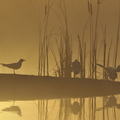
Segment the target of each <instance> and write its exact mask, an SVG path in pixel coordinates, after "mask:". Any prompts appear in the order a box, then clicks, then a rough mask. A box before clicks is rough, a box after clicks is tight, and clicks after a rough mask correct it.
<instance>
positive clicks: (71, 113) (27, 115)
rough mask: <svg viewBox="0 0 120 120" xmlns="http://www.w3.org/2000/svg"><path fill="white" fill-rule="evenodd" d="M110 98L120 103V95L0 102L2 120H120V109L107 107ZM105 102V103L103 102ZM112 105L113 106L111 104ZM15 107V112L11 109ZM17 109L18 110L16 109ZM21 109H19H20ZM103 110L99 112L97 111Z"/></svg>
mask: <svg viewBox="0 0 120 120" xmlns="http://www.w3.org/2000/svg"><path fill="white" fill-rule="evenodd" d="M110 97H114V98H116V100H117V104H119V103H120V95H115V96H108V97H96V98H95V97H94V98H74V99H73V98H66V99H65V98H63V99H50V100H49V99H48V100H47V99H46V100H31V101H30V100H26V101H24V100H23V101H22V100H20V101H19V100H17V101H12V100H11V101H1V102H0V120H119V119H120V114H119V113H120V109H118V108H117V107H116V106H110V107H108V108H104V109H102V107H103V103H104V104H105V105H106V103H107V102H108V100H109V98H110ZM103 101H104V102H103ZM111 104H113V103H112V102H111ZM13 106H14V108H15V109H14V111H11V110H10V108H12V107H13ZM16 108H17V109H16ZM18 108H19V109H18ZM99 108H101V109H100V110H99V111H96V110H97V109H99Z"/></svg>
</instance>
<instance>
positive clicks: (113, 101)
mask: <svg viewBox="0 0 120 120" xmlns="http://www.w3.org/2000/svg"><path fill="white" fill-rule="evenodd" d="M114 106H116V107H117V108H118V109H120V104H118V103H117V99H116V97H115V96H111V97H109V98H108V100H107V102H106V105H105V106H103V107H102V108H98V109H96V111H99V110H101V109H104V108H112V107H114Z"/></svg>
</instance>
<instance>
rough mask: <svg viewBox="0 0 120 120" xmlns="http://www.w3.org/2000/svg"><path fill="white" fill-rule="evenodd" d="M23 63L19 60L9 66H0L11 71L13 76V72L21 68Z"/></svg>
mask: <svg viewBox="0 0 120 120" xmlns="http://www.w3.org/2000/svg"><path fill="white" fill-rule="evenodd" d="M23 61H25V60H24V59H20V60H19V61H18V62H17V63H10V64H4V63H1V65H3V66H5V67H8V68H11V69H13V71H14V74H15V70H17V69H19V68H20V67H21V66H22V62H23Z"/></svg>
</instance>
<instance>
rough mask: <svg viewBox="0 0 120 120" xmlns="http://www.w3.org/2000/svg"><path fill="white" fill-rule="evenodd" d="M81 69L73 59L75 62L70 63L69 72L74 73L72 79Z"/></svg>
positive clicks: (79, 64)
mask: <svg viewBox="0 0 120 120" xmlns="http://www.w3.org/2000/svg"><path fill="white" fill-rule="evenodd" d="M81 69H82V67H81V63H80V62H79V61H78V60H77V59H75V61H74V62H72V63H71V71H72V72H74V77H75V76H76V75H77V74H79V73H80V72H81Z"/></svg>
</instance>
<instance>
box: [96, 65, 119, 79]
mask: <svg viewBox="0 0 120 120" xmlns="http://www.w3.org/2000/svg"><path fill="white" fill-rule="evenodd" d="M97 65H98V66H100V67H102V68H104V69H105V70H106V72H107V75H108V76H109V78H110V79H112V80H113V81H114V80H115V79H116V78H117V72H118V70H117V69H115V68H113V67H104V66H102V65H100V64H97Z"/></svg>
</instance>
